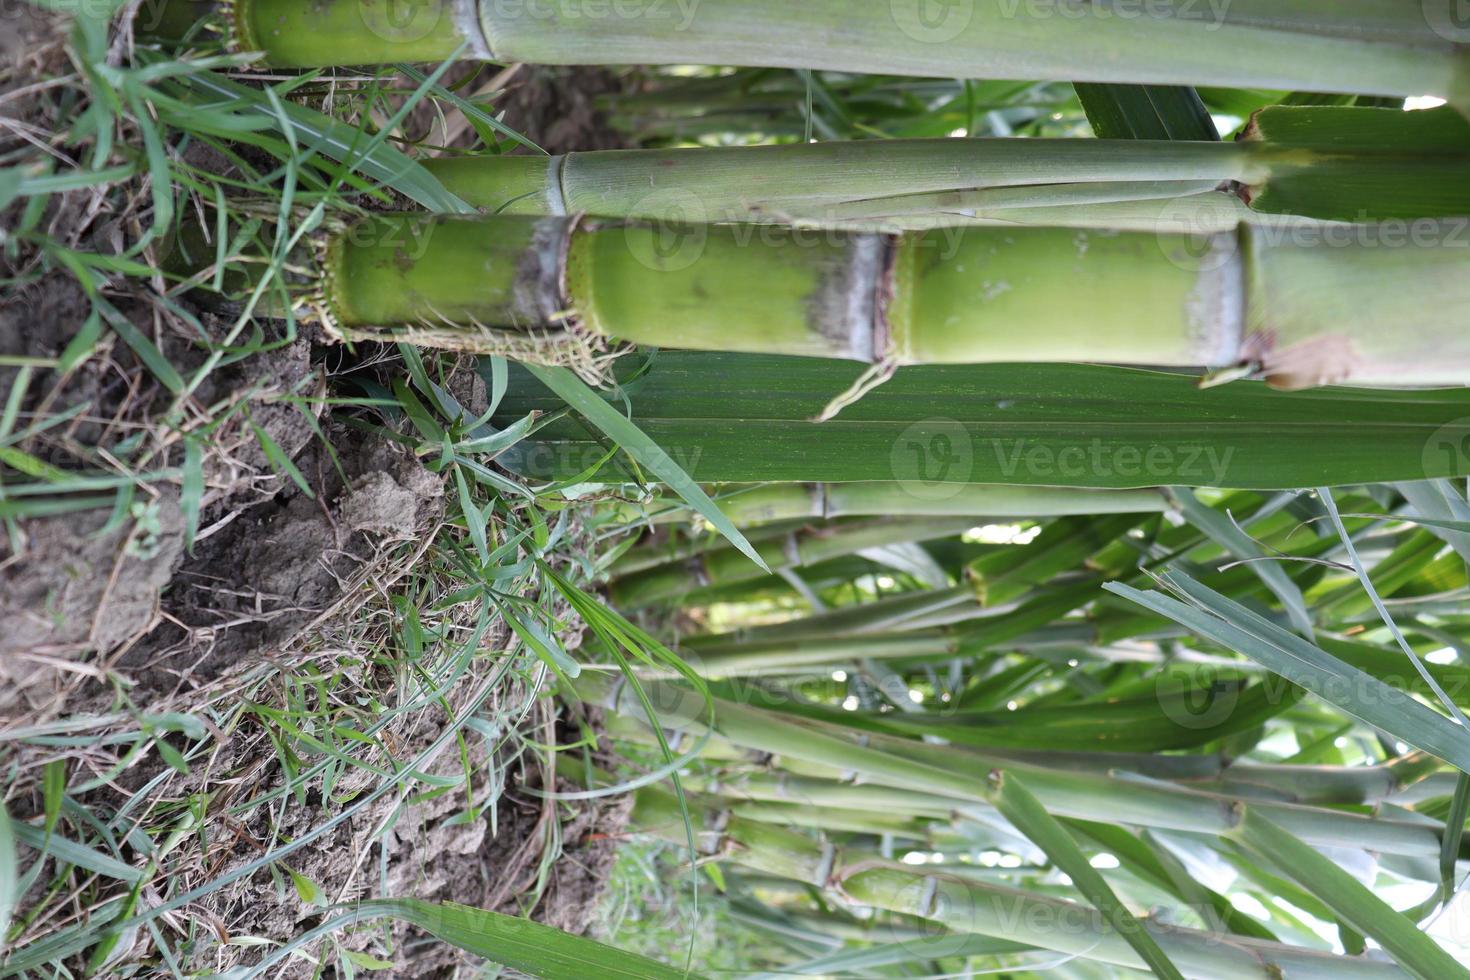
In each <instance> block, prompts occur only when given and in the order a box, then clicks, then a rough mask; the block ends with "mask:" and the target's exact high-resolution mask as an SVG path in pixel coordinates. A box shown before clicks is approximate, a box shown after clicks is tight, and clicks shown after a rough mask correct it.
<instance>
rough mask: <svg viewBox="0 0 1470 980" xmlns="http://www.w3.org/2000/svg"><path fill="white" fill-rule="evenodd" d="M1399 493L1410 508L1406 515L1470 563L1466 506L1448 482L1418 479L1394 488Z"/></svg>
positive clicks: (1468, 506)
mask: <svg viewBox="0 0 1470 980" xmlns="http://www.w3.org/2000/svg"><path fill="white" fill-rule="evenodd" d="M1398 491H1399V493H1401V494H1403V495H1404V499H1405V500H1407V501H1408V502H1409V506H1410V507H1412V508H1413V509H1414V512H1413V514H1412V515H1406V518H1407V519H1408V520H1412V521H1413V522H1414V523H1416V524H1418V525H1419V526H1420V527H1425V528H1428V529H1429V530H1430V531H1431V532H1432V533H1433V534H1434V535H1435V536H1436V537H1438V538H1439V539H1440V540H1441V541H1443V542H1445V543H1446V544H1448V545H1449V546H1450V547H1451V548H1454V549H1455V553H1456V554H1458V555H1459V556H1460V557H1461V558H1463V559H1465V560H1466V561H1467V562H1470V503H1466V501H1465V498H1464V497H1463V496H1461V495H1460V491H1458V490H1456V489H1455V488H1454V486H1453V485H1452V484H1451V483H1450V482H1449V481H1448V480H1418V481H1414V482H1411V483H1401V484H1399V485H1398Z"/></svg>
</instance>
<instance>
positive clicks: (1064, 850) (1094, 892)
mask: <svg viewBox="0 0 1470 980" xmlns="http://www.w3.org/2000/svg"><path fill="white" fill-rule="evenodd" d="M991 779H992V781H994V782H997V783H998V784H999V787H1000V791H999V793H997V794H996V797H995V806H996V809H998V810H1000V812H1001V814H1002V815H1003V816H1004V817H1005V818H1006V819H1007V820H1009V821H1010V822H1011V823H1012V824H1014V825H1015V827H1016V829H1017V830H1019V831H1020V832H1021V833H1023V834H1025V835H1026V837H1027V839H1028V840H1030V841H1031V842H1032V843H1033V844H1035V845H1036V846H1037V847H1039V848H1041V849H1042V850H1043V851H1045V852H1046V856H1047V857H1048V858H1050V859H1051V861H1052V863H1053V864H1055V865H1056V866H1057V867H1058V868H1060V869H1061V870H1062V872H1063V873H1064V874H1066V875H1067V877H1069V878H1071V879H1072V884H1073V885H1075V886H1076V887H1077V890H1078V891H1080V892H1081V893H1082V894H1083V896H1084V897H1086V899H1087V900H1088V901H1089V902H1091V903H1092V904H1093V906H1094V907H1096V908H1097V910H1098V911H1099V912H1101V913H1102V914H1103V915H1104V916H1105V917H1106V918H1107V920H1108V921H1109V922H1110V923H1112V926H1113V928H1114V929H1116V930H1117V931H1118V932H1119V933H1120V934H1121V935H1122V936H1123V938H1124V939H1126V940H1127V941H1128V945H1130V946H1132V947H1133V949H1134V951H1135V952H1136V953H1138V955H1139V957H1140V958H1142V960H1143V962H1144V963H1146V964H1147V965H1148V967H1149V969H1150V970H1152V971H1153V973H1154V975H1155V976H1158V977H1164V978H1166V980H1170V978H1173V980H1184V975H1183V974H1182V973H1180V972H1179V968H1178V967H1176V966H1175V965H1174V964H1173V962H1172V961H1171V960H1170V959H1169V957H1168V956H1166V955H1165V954H1164V951H1163V950H1162V949H1160V948H1159V944H1158V942H1157V941H1156V940H1155V939H1154V937H1153V936H1152V935H1151V934H1150V933H1149V931H1148V930H1147V929H1146V928H1144V925H1143V923H1141V922H1139V921H1138V919H1137V918H1135V917H1134V915H1133V913H1132V912H1130V911H1128V907H1127V906H1126V905H1124V904H1123V902H1122V901H1121V900H1120V899H1119V898H1118V896H1117V895H1116V894H1115V893H1114V892H1113V889H1112V887H1111V886H1110V885H1109V884H1108V883H1107V880H1106V879H1105V878H1103V876H1102V874H1101V873H1100V872H1099V871H1098V870H1097V869H1096V868H1094V867H1093V866H1092V865H1091V863H1089V862H1088V860H1087V855H1085V854H1083V853H1082V849H1081V848H1080V847H1078V846H1077V842H1076V841H1075V840H1074V839H1073V838H1072V835H1071V834H1070V833H1068V832H1067V828H1066V827H1063V826H1062V825H1061V824H1060V823H1059V822H1058V821H1057V819H1056V818H1055V817H1053V816H1052V815H1051V814H1049V813H1047V812H1046V809H1045V808H1044V807H1042V805H1041V804H1040V803H1039V802H1038V801H1037V799H1036V797H1035V796H1033V795H1032V794H1031V791H1030V790H1028V789H1027V788H1026V786H1025V785H1024V784H1023V783H1022V782H1021V780H1020V779H1018V778H1017V777H1016V775H1015V773H1004V774H1001V773H997V774H995V775H993V776H992V777H991Z"/></svg>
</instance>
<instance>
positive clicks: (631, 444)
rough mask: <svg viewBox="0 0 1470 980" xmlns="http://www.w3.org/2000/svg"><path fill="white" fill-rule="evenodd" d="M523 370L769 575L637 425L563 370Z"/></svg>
mask: <svg viewBox="0 0 1470 980" xmlns="http://www.w3.org/2000/svg"><path fill="white" fill-rule="evenodd" d="M526 370H527V371H530V372H531V373H532V374H533V375H535V376H536V378H537V379H538V380H539V381H540V382H541V383H542V384H544V385H546V387H548V388H550V389H551V390H552V391H553V392H555V393H556V395H557V397H559V398H560V399H562V400H563V401H565V402H566V403H567V404H568V405H570V406H572V407H573V408H575V409H576V410H577V411H578V412H580V413H582V415H583V416H584V417H585V418H586V419H587V421H589V422H591V423H592V424H593V425H595V426H597V427H598V428H599V429H601V430H602V431H603V432H604V433H606V434H607V436H608V438H610V439H612V440H613V441H614V442H616V443H617V444H618V445H620V446H622V447H623V449H624V450H625V451H626V452H627V453H628V455H630V456H632V457H633V458H634V459H635V460H637V461H638V465H640V466H642V467H644V468H646V469H647V470H648V471H649V472H650V473H652V474H653V475H654V476H656V477H658V478H659V479H660V480H662V481H663V482H664V483H665V484H667V485H668V487H669V489H670V490H673V491H674V492H675V493H677V494H678V495H679V496H680V497H681V498H683V500H684V502H685V503H687V504H688V505H689V506H690V507H693V508H694V509H695V510H696V511H698V512H699V514H700V516H701V517H703V518H704V519H705V520H707V521H709V522H710V525H711V526H713V527H714V529H715V530H717V531H719V532H720V534H722V535H724V536H725V538H726V539H727V540H728V541H729V542H730V543H731V544H733V545H734V546H735V547H737V548H739V549H740V551H741V553H742V554H744V555H745V556H746V557H747V558H749V559H750V560H751V561H753V562H755V563H756V564H757V565H759V566H760V567H761V569H763V570H764V571H767V572H769V571H770V569H769V568H768V567H767V566H766V563H765V561H764V560H763V559H762V558H761V556H760V555H759V554H758V553H757V552H756V550H755V548H753V547H751V544H750V542H749V541H747V540H745V535H743V534H741V533H740V530H739V528H737V527H736V526H735V525H734V524H732V523H731V522H730V518H729V517H727V516H725V512H724V511H722V510H720V508H719V506H718V505H716V504H715V502H714V501H713V500H711V499H710V498H709V494H707V493H705V492H704V490H703V489H701V488H700V486H699V484H698V483H695V482H694V479H693V478H692V477H691V476H690V475H689V474H688V473H686V472H684V469H683V468H682V467H681V466H679V464H678V463H675V462H674V461H673V459H672V458H670V457H669V454H668V453H667V452H665V451H664V449H663V447H662V446H661V445H659V444H658V442H657V441H655V440H654V439H651V438H649V437H648V436H647V435H645V434H644V433H643V430H641V429H640V428H639V427H638V426H637V424H635V423H633V422H630V421H629V420H628V419H627V418H625V417H624V416H623V415H622V414H621V413H620V412H618V411H617V409H615V408H613V407H612V406H611V405H609V404H608V403H607V402H606V401H604V400H603V399H602V398H601V397H599V396H598V394H597V392H595V391H593V390H592V389H591V388H589V387H587V385H586V383H585V382H583V381H582V379H580V378H578V377H577V376H576V375H575V374H573V373H572V372H571V371H568V370H567V369H566V368H561V367H542V366H539V365H535V364H530V365H527V366H526Z"/></svg>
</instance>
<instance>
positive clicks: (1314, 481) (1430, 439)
mask: <svg viewBox="0 0 1470 980" xmlns="http://www.w3.org/2000/svg"><path fill="white" fill-rule="evenodd" d="M859 370H860V369H859V368H856V367H854V366H853V365H851V364H848V363H845V362H841V361H825V360H819V359H815V358H798V357H786V358H783V357H762V356H750V355H734V354H700V353H674V352H669V351H665V352H662V353H660V354H659V355H658V358H657V360H656V361H655V362H654V363H653V365H652V366H651V367H650V368H649V369H648V371H647V374H646V375H645V376H644V377H642V378H640V379H639V385H638V387H637V389H636V391H634V392H633V394H632V401H633V415H632V418H631V420H624V421H631V423H632V425H633V426H635V427H637V428H638V429H639V430H640V431H641V432H643V433H646V434H647V436H648V437H649V438H650V439H651V440H653V441H654V442H656V443H658V444H659V445H661V446H676V447H678V449H679V450H680V453H681V457H680V458H681V460H682V461H683V462H684V465H685V469H686V470H687V471H688V474H689V475H690V476H691V477H693V478H694V479H695V480H697V481H699V482H701V483H726V482H728V483H756V482H800V483H822V482H831V483H841V482H856V481H871V480H885V481H897V482H900V483H902V484H904V485H906V486H908V487H910V488H912V490H913V491H914V492H915V493H918V494H923V495H930V496H931V497H932V496H935V495H939V496H942V495H943V494H944V493H946V492H947V488H946V486H945V484H955V483H960V484H977V483H981V484H1009V485H1013V486H1070V487H1106V488H1114V489H1124V488H1137V487H1155V486H1161V485H1179V486H1191V487H1197V486H1228V487H1233V488H1237V489H1281V488H1296V487H1304V486H1320V485H1323V484H1328V485H1342V484H1351V483H1363V482H1381V481H1391V480H1407V479H1423V478H1424V477H1425V476H1426V475H1428V476H1434V477H1440V476H1465V475H1470V459H1467V458H1466V457H1465V456H1464V455H1463V454H1448V453H1439V452H1428V451H1426V447H1427V446H1433V445H1439V444H1449V443H1451V442H1452V443H1454V444H1455V445H1458V444H1459V440H1460V439H1462V438H1465V437H1467V436H1470V422H1467V421H1466V420H1467V419H1470V389H1447V390H1432V391H1382V390H1373V389H1364V388H1317V389H1312V390H1310V391H1299V392H1281V391H1275V390H1273V389H1270V388H1268V387H1266V386H1265V385H1263V384H1259V383H1255V382H1238V383H1235V384H1228V385H1222V386H1219V387H1214V388H1209V389H1205V390H1201V389H1200V388H1199V387H1198V385H1197V383H1196V381H1195V379H1194V378H1191V377H1187V376H1184V375H1179V374H1165V373H1160V372H1151V371H1138V370H1131V369H1127V368H1108V367H1094V366H1087V365H1070V364H1068V365H1025V364H983V365H966V366H953V367H912V368H904V369H901V370H900V371H899V372H898V373H897V375H896V376H895V377H894V378H893V379H892V380H891V381H889V382H887V383H886V384H884V385H881V386H880V387H878V388H877V389H875V390H873V391H871V392H869V393H868V394H867V395H865V396H864V397H863V398H862V399H861V400H860V401H859V402H858V403H857V404H855V405H852V406H849V407H848V408H847V409H845V410H844V411H843V413H842V414H841V415H840V416H839V417H837V418H835V419H833V420H832V421H830V422H824V423H822V424H820V425H816V424H813V423H812V422H811V421H810V419H812V418H813V417H814V416H816V415H817V414H818V413H819V412H821V410H822V409H823V408H824V407H825V406H826V405H827V403H828V402H829V401H831V399H832V397H833V396H834V395H836V394H837V393H839V392H841V391H843V390H845V389H846V388H847V387H848V386H849V385H851V384H852V380H853V377H854V375H855V374H856V373H857V372H858V371H859ZM563 404H564V403H563V402H562V400H561V399H560V398H559V397H557V396H556V395H555V394H554V393H552V392H551V391H549V390H548V389H547V388H546V387H544V386H543V385H541V384H538V382H537V381H536V379H535V376H534V375H533V374H531V373H530V372H529V369H523V368H520V367H512V369H511V377H510V391H509V393H508V394H507V395H506V397H505V399H504V401H503V402H502V404H501V407H500V411H499V412H498V413H497V415H496V419H495V424H496V425H497V426H500V427H504V425H507V424H510V423H511V422H513V421H515V420H518V419H521V418H524V417H525V416H526V415H528V414H529V413H530V412H532V411H541V412H543V413H548V414H549V413H554V412H556V411H558V410H560V409H561V408H562V407H563ZM548 449H550V450H552V451H550V452H548V451H547V450H548ZM602 452H603V447H602V446H601V444H600V443H599V442H598V440H597V439H595V438H593V437H592V436H590V435H589V434H588V432H587V431H586V430H585V429H584V427H583V426H582V424H581V423H580V422H579V421H577V420H575V419H560V420H553V421H550V422H549V423H548V424H546V425H545V426H543V427H541V428H540V429H539V430H538V431H537V433H536V435H535V437H533V438H532V439H528V440H526V441H525V442H524V443H522V444H520V445H519V446H516V447H513V448H512V449H511V450H510V451H509V452H507V453H505V454H504V455H503V456H502V457H501V461H502V462H504V463H505V464H506V465H507V466H509V467H510V468H512V469H514V470H517V471H518V472H521V473H523V474H525V475H527V476H531V477H535V478H537V479H568V478H570V477H573V476H576V475H577V473H579V472H580V471H581V469H582V467H583V466H585V462H586V461H587V460H590V459H596V458H597V457H598V456H600V455H602Z"/></svg>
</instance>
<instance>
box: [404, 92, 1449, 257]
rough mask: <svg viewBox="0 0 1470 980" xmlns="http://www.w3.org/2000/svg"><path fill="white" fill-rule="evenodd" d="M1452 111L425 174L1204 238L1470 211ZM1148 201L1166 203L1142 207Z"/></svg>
mask: <svg viewBox="0 0 1470 980" xmlns="http://www.w3.org/2000/svg"><path fill="white" fill-rule="evenodd" d="M1448 111H1449V110H1441V111H1439V112H1419V113H1404V112H1391V111H1388V110H1377V109H1359V108H1351V107H1348V108H1341V107H1340V108H1335V109H1334V108H1329V109H1321V108H1316V107H1296V106H1286V107H1272V108H1270V109H1265V110H1263V111H1262V112H1260V113H1258V114H1257V116H1256V118H1255V120H1254V121H1253V122H1252V125H1251V127H1250V129H1249V130H1248V132H1249V133H1250V134H1252V135H1253V137H1254V138H1249V139H1246V140H1243V141H1240V142H1231V143H1220V142H1212V143H1207V142H1189V141H1164V140H1092V139H969V140H957V139H893V140H866V141H859V142H822V143H807V142H803V143H795V144H783V145H766V146H733V147H699V148H676V149H660V150H605V151H596V152H589V153H570V154H566V155H564V156H553V157H549V158H545V157H530V156H507V155H500V156H464V157H445V158H438V159H431V160H427V161H425V163H424V165H425V166H426V167H427V168H428V169H429V170H430V172H432V173H433V174H434V175H435V176H436V177H438V178H439V180H440V181H441V182H442V183H443V184H444V185H445V187H446V188H447V189H448V190H450V191H451V192H453V193H454V194H456V195H458V196H459V197H460V198H462V199H463V200H465V201H466V202H468V203H470V204H473V205H475V206H476V207H479V208H482V209H484V210H485V211H487V212H489V213H493V214H523V215H535V216H553V217H557V216H566V215H576V214H590V215H594V216H599V217H607V218H643V219H651V220H658V221H666V222H678V223H682V224H702V223H713V222H763V221H767V222H768V221H778V222H784V223H801V224H808V225H816V226H823V227H836V228H849V229H859V230H867V229H869V228H873V227H881V228H883V229H884V230H891V231H902V230H914V229H925V228H931V227H935V226H936V225H937V224H939V223H941V222H942V223H945V224H951V225H954V224H966V223H970V222H975V223H982V224H983V223H987V222H997V221H1001V222H1008V223H1018V222H1023V223H1056V224H1079V225H1082V226H1096V223H1097V221H1098V217H1099V216H1100V215H1117V214H1119V213H1120V211H1121V209H1118V208H1111V209H1110V208H1098V207H1094V206H1099V205H1125V206H1127V207H1132V208H1134V209H1135V210H1136V212H1137V213H1138V215H1139V216H1140V217H1142V216H1148V217H1149V218H1150V221H1151V223H1150V224H1149V225H1147V226H1146V230H1156V231H1169V230H1184V231H1193V232H1200V231H1204V230H1207V229H1208V230H1216V229H1223V228H1228V227H1230V226H1231V224H1233V223H1234V222H1237V221H1239V220H1240V218H1241V217H1242V216H1245V217H1246V218H1247V219H1248V220H1253V221H1258V222H1263V223H1272V222H1273V221H1274V220H1276V216H1278V215H1286V216H1296V217H1301V218H1311V219H1323V220H1333V221H1336V220H1343V219H1346V220H1359V221H1362V220H1370V219H1372V220H1381V219H1387V218H1396V219H1403V220H1413V219H1418V218H1425V217H1446V216H1455V215H1464V214H1470V188H1467V185H1466V182H1465V181H1464V180H1463V179H1461V178H1462V177H1463V174H1464V173H1465V169H1466V166H1467V164H1470V126H1467V125H1466V124H1465V121H1464V120H1463V119H1462V118H1461V117H1460V116H1458V115H1456V114H1454V113H1452V112H1451V113H1450V114H1449V115H1445V114H1443V113H1445V112H1448ZM1364 116H1367V117H1368V118H1366V119H1365V118H1364ZM1385 117H1386V118H1385ZM1264 134H1272V135H1273V136H1274V135H1275V134H1280V135H1279V139H1267V138H1266V137H1265V135H1264ZM1220 187H1239V189H1240V194H1241V197H1242V198H1244V200H1246V201H1248V202H1251V204H1252V208H1248V209H1246V210H1244V211H1242V210H1240V209H1239V208H1236V207H1234V206H1233V205H1231V206H1227V205H1226V204H1225V203H1224V201H1228V200H1229V195H1226V194H1211V193H1210V192H1212V191H1215V190H1216V189H1217V188H1220ZM1216 198H1220V199H1223V200H1221V201H1217V200H1215V199H1216ZM1150 201H1160V202H1166V205H1161V206H1156V207H1147V206H1141V205H1146V202H1150ZM1048 216H1051V217H1052V218H1053V219H1055V220H1054V221H1052V222H1048V221H1047V217H1048ZM1225 222H1230V223H1231V224H1226V223H1225ZM1290 225H1291V223H1290V222H1286V226H1287V227H1289V226H1290ZM1134 226H1135V227H1136V225H1134Z"/></svg>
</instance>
